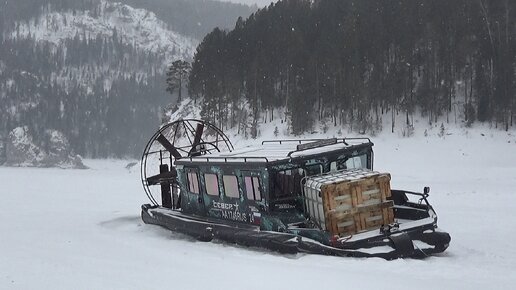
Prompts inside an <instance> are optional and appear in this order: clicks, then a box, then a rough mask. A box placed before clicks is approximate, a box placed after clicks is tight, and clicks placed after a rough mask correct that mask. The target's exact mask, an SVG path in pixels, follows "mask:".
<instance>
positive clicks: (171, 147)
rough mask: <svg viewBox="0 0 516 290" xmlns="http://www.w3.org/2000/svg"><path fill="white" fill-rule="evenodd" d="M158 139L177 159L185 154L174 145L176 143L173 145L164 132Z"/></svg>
mask: <svg viewBox="0 0 516 290" xmlns="http://www.w3.org/2000/svg"><path fill="white" fill-rule="evenodd" d="M156 140H157V141H158V142H159V143H160V144H161V145H163V147H165V149H167V150H168V152H170V154H172V156H174V158H176V159H179V158H181V157H183V156H181V154H180V153H179V151H177V149H176V147H174V145H172V144H171V143H170V142H169V141H168V140H167V138H165V136H163V134H159V136H158V138H156Z"/></svg>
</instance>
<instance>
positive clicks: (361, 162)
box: [346, 154, 367, 169]
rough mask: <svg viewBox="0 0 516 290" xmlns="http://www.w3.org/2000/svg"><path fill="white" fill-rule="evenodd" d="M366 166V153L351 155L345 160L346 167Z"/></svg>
mask: <svg viewBox="0 0 516 290" xmlns="http://www.w3.org/2000/svg"><path fill="white" fill-rule="evenodd" d="M366 167H367V155H366V154H362V155H358V156H353V157H351V158H349V159H348V160H346V168H347V169H356V168H366Z"/></svg>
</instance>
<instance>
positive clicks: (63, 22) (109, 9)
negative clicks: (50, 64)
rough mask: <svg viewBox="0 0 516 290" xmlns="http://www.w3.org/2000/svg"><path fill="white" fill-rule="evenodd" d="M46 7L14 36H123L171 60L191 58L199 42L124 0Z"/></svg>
mask: <svg viewBox="0 0 516 290" xmlns="http://www.w3.org/2000/svg"><path fill="white" fill-rule="evenodd" d="M46 10H47V11H46V13H43V14H42V15H41V16H39V17H37V18H35V19H32V20H31V21H29V22H28V23H23V22H22V23H20V24H19V27H18V28H17V29H16V30H15V31H13V32H12V33H11V34H10V36H11V37H12V38H19V37H22V38H28V37H31V38H34V39H35V40H37V41H48V42H51V43H54V44H56V45H57V44H61V43H63V41H64V40H66V39H72V38H74V37H79V38H84V39H90V38H96V37H98V36H101V37H114V38H116V37H119V38H120V39H121V41H122V42H123V43H125V44H130V45H133V46H134V47H135V48H136V49H138V50H143V51H148V52H154V53H160V54H163V55H165V56H166V59H167V61H168V62H170V61H173V60H175V59H187V60H188V59H191V58H192V56H193V54H194V52H195V48H196V46H197V42H198V41H197V40H194V39H192V38H189V37H185V36H182V35H180V34H178V33H176V32H174V31H173V30H170V29H168V28H167V25H166V24H165V23H164V22H163V21H161V20H159V19H158V18H157V17H156V15H155V14H154V13H152V12H149V11H146V10H144V9H135V8H132V7H131V6H128V5H124V4H122V3H113V2H108V1H105V0H102V1H100V4H98V6H96V7H94V8H92V9H90V10H86V11H80V10H74V11H67V12H64V13H62V12H53V11H51V10H50V9H46Z"/></svg>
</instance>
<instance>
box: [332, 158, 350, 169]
mask: <svg viewBox="0 0 516 290" xmlns="http://www.w3.org/2000/svg"><path fill="white" fill-rule="evenodd" d="M347 168H348V167H347V166H346V160H343V159H337V160H336V161H332V162H331V163H330V171H337V170H343V169H347Z"/></svg>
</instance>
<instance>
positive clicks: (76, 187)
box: [0, 129, 516, 290]
mask: <svg viewBox="0 0 516 290" xmlns="http://www.w3.org/2000/svg"><path fill="white" fill-rule="evenodd" d="M373 142H375V144H376V145H375V169H376V170H380V171H388V172H390V173H391V174H392V186H393V188H403V189H408V190H418V191H420V190H422V187H423V186H426V185H428V186H430V187H431V192H430V202H431V203H432V205H433V206H434V207H435V209H436V211H437V214H438V216H439V221H438V223H439V226H440V227H442V228H443V229H444V230H446V231H448V232H449V233H450V234H451V236H452V242H451V244H450V247H449V249H448V250H447V251H446V252H445V253H443V254H442V255H439V256H435V257H430V258H427V259H424V260H411V259H406V260H395V261H384V260H382V259H353V258H336V257H328V256H317V255H303V254H298V255H280V254H277V253H271V252H267V251H263V250H258V249H248V248H242V247H236V246H232V245H227V244H223V243H220V242H213V243H203V242H198V241H195V240H192V239H191V238H188V237H185V236H182V235H179V234H175V233H171V232H170V231H167V230H165V229H162V228H160V227H157V226H152V225H146V224H143V223H142V221H141V219H140V217H139V215H140V205H141V204H142V203H146V202H148V201H147V199H146V197H145V195H144V193H143V189H142V187H141V184H140V176H139V170H138V168H136V167H133V168H131V169H126V164H127V163H128V162H129V161H109V160H107V161H92V160H90V161H87V162H86V163H87V165H88V166H90V168H92V169H90V170H59V169H35V168H5V167H0V184H2V190H1V191H0V200H1V201H2V203H3V204H4V205H6V206H5V207H4V208H3V210H2V211H0V218H1V219H2V221H3V222H2V223H0V232H1V233H2V237H1V238H0V255H1V259H0V273H1V274H0V288H1V289H53V290H58V289H125V290H127V289H166V288H173V289H207V288H210V289H211V288H213V289H242V288H245V289H260V290H262V289H264V288H267V289H299V290H301V289H307V290H314V289H321V287H332V288H334V287H337V288H339V289H355V288H356V289H513V288H514V285H516V274H515V272H514V269H515V268H516V251H515V250H514V247H513V245H512V244H513V241H514V239H516V230H515V229H516V220H515V219H514V218H513V213H514V212H515V211H516V205H515V203H514V202H513V201H514V188H516V155H515V154H514V152H516V136H515V135H509V134H507V133H504V132H499V131H495V132H494V133H489V132H487V131H485V130H482V129H471V130H469V131H468V133H467V134H466V133H464V134H453V135H448V136H447V138H445V139H442V138H438V137H432V136H430V137H428V138H424V137H421V136H420V137H416V138H408V139H407V138H405V139H399V138H393V137H392V135H390V134H383V133H382V134H381V135H379V136H378V137H377V138H373ZM24 176H30V180H27V181H25V180H24ZM336 285H337V286H336Z"/></svg>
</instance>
